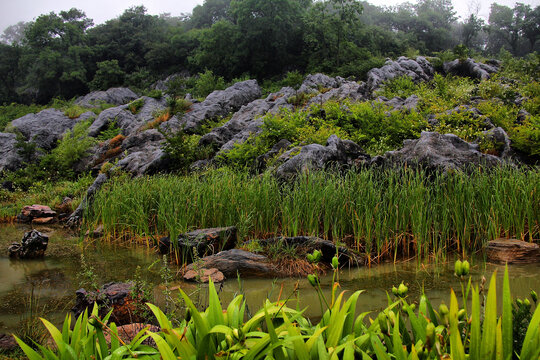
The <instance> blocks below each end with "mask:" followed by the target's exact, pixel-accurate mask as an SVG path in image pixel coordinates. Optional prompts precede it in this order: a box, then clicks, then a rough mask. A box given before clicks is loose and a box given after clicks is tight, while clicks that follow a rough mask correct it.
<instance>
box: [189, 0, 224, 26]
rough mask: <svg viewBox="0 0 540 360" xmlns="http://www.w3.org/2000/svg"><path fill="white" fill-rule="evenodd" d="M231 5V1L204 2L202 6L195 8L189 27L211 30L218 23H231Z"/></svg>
mask: <svg viewBox="0 0 540 360" xmlns="http://www.w3.org/2000/svg"><path fill="white" fill-rule="evenodd" d="M230 4H231V0H204V3H203V4H202V5H197V6H195V7H194V8H193V13H192V15H191V17H190V19H189V26H190V27H191V28H196V29H202V28H209V27H211V26H212V25H214V24H215V23H217V22H218V21H222V20H228V21H231V20H232V18H231V17H230V16H229V7H230Z"/></svg>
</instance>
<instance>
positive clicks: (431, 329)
mask: <svg viewBox="0 0 540 360" xmlns="http://www.w3.org/2000/svg"><path fill="white" fill-rule="evenodd" d="M426 344H427V345H428V347H432V346H433V345H434V344H435V325H434V324H433V323H432V322H430V323H428V324H427V326H426Z"/></svg>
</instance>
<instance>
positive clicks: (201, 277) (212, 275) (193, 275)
mask: <svg viewBox="0 0 540 360" xmlns="http://www.w3.org/2000/svg"><path fill="white" fill-rule="evenodd" d="M209 279H212V282H213V283H220V282H223V281H225V275H223V273H222V272H221V271H219V270H218V269H216V268H212V269H197V271H195V270H188V271H186V273H185V274H184V280H187V281H199V282H202V283H207V282H208V280H209Z"/></svg>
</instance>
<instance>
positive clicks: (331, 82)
mask: <svg viewBox="0 0 540 360" xmlns="http://www.w3.org/2000/svg"><path fill="white" fill-rule="evenodd" d="M339 79H341V80H342V79H343V78H339ZM339 85H340V81H339V80H337V79H336V78H333V77H330V76H328V75H324V74H320V73H318V74H309V75H308V76H306V78H305V79H304V81H303V82H302V85H301V86H300V88H299V89H298V92H299V93H318V92H319V91H320V89H322V88H326V89H330V88H336V87H338V86H339Z"/></svg>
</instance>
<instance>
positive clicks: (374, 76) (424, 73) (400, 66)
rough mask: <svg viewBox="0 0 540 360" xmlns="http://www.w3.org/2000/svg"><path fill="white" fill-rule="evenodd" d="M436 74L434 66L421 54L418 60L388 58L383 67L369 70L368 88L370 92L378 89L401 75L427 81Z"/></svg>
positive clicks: (402, 57)
mask: <svg viewBox="0 0 540 360" xmlns="http://www.w3.org/2000/svg"><path fill="white" fill-rule="evenodd" d="M434 74H435V70H434V69H433V66H432V65H431V64H430V63H429V61H427V60H426V59H425V58H424V57H421V56H419V57H417V58H416V60H412V59H409V58H406V57H404V56H401V57H399V58H398V59H397V60H396V61H392V60H390V59H389V60H387V61H386V63H385V64H384V66H383V67H381V68H375V69H371V70H370V71H368V73H367V82H366V88H367V90H368V92H371V91H373V90H375V89H378V88H379V87H380V86H381V85H382V84H383V83H384V82H385V81H388V80H392V79H394V78H396V77H400V76H408V77H410V78H411V79H412V80H413V81H427V80H430V79H431V78H433V75H434ZM368 95H369V94H368Z"/></svg>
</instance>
